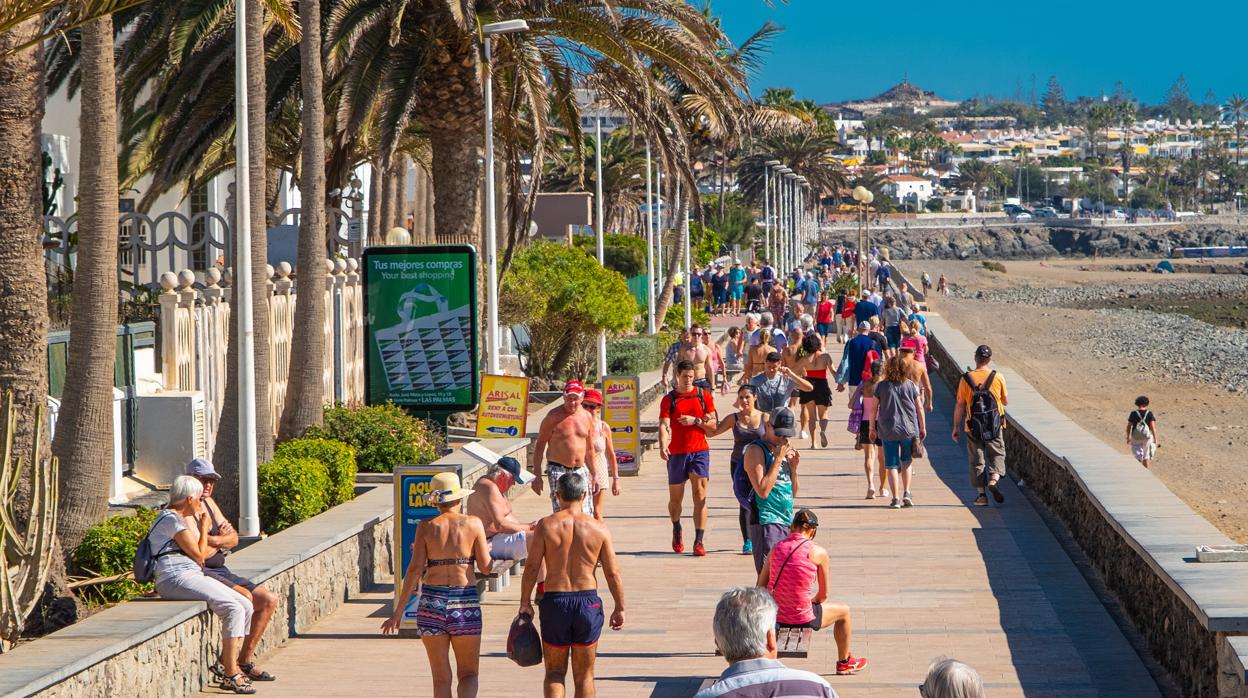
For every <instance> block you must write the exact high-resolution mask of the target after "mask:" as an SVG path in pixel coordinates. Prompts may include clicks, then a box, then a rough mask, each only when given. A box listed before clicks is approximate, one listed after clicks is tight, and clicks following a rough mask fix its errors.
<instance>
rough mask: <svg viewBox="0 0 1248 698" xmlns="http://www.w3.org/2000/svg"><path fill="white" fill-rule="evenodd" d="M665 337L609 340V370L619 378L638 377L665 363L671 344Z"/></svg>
mask: <svg viewBox="0 0 1248 698" xmlns="http://www.w3.org/2000/svg"><path fill="white" fill-rule="evenodd" d="M661 339H666V337H665V336H663V335H653V336H652V335H641V336H637V337H620V338H618V339H609V340H607V370H608V371H609V372H610V373H611V374H613V375H617V376H636V375H640V374H642V373H645V372H646V371H653V370H654V369H656V368H658V367H659V365H660V364H662V363H663V354H664V353H665V352H666V351H667V346H668V344H670V342H668V343H666V344H664V343H661V342H660V340H661Z"/></svg>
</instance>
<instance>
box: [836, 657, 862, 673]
mask: <svg viewBox="0 0 1248 698" xmlns="http://www.w3.org/2000/svg"><path fill="white" fill-rule="evenodd" d="M866 668H867V660H866V658H865V657H855V656H854V655H852V654H851V655H849V656H848V657H846V658H845V659H843V660H839V661H837V663H836V675H837V676H848V675H850V674H857V673H858V672H860V671H862V670H863V669H866Z"/></svg>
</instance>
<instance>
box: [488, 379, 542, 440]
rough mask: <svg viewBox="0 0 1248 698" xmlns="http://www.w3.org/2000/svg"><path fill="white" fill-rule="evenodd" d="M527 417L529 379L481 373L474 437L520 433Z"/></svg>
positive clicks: (521, 434)
mask: <svg viewBox="0 0 1248 698" xmlns="http://www.w3.org/2000/svg"><path fill="white" fill-rule="evenodd" d="M528 417H529V379H528V378H526V377H523V376H495V375H490V374H485V375H482V376H481V402H480V403H479V404H478V405H477V438H479V439H507V438H515V437H517V436H524V434H525V426H526V422H527V420H528Z"/></svg>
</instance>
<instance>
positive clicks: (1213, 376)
mask: <svg viewBox="0 0 1248 698" xmlns="http://www.w3.org/2000/svg"><path fill="white" fill-rule="evenodd" d="M952 291H953V293H954V295H957V296H960V297H962V298H974V299H976V300H980V301H987V302H991V303H1006V304H1015V305H1030V306H1044V307H1088V306H1095V305H1097V304H1103V303H1109V302H1111V301H1121V300H1123V299H1131V300H1133V301H1134V300H1139V302H1140V305H1143V306H1147V305H1148V303H1149V301H1150V300H1163V299H1165V300H1171V299H1174V300H1177V299H1193V298H1197V299H1198V298H1210V297H1216V296H1241V295H1244V294H1248V277H1246V276H1222V275H1218V276H1196V277H1193V278H1191V279H1190V281H1189V280H1187V279H1185V280H1184V283H1164V284H1141V283H1135V284H1122V283H1111V284H1085V285H1081V286H1069V287H1059V288H1049V287H1039V286H1018V287H1011V288H1000V289H990V290H984V291H971V290H969V289H967V288H962V287H956V286H955V287H954V288H953V289H952ZM1095 312H1096V314H1097V315H1098V316H1099V317H1101V318H1103V321H1099V322H1097V323H1096V325H1095V332H1096V342H1095V343H1094V344H1093V345H1092V347H1093V348H1092V353H1093V354H1095V355H1097V356H1098V357H1101V358H1103V359H1106V360H1108V361H1110V362H1117V364H1118V365H1119V366H1120V367H1121V368H1128V369H1129V368H1130V367H1132V366H1138V370H1139V371H1140V372H1148V371H1153V370H1155V369H1156V368H1157V367H1163V368H1162V372H1163V375H1165V376H1167V377H1169V378H1170V379H1172V380H1183V381H1196V382H1201V383H1210V384H1213V385H1217V386H1221V387H1222V388H1223V389H1225V390H1226V391H1227V392H1231V393H1242V392H1248V330H1242V329H1224V328H1220V327H1215V326H1213V325H1210V324H1208V323H1205V322H1201V321H1200V320H1196V319H1194V318H1190V317H1188V316H1186V315H1179V314H1172V313H1159V312H1153V311H1150V310H1144V309H1127V308H1101V309H1098V310H1096V311H1095ZM1089 329H1091V328H1089Z"/></svg>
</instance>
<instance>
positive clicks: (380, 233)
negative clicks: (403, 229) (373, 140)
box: [377, 165, 394, 245]
mask: <svg viewBox="0 0 1248 698" xmlns="http://www.w3.org/2000/svg"><path fill="white" fill-rule="evenodd" d="M378 176H379V177H380V179H381V182H380V185H379V189H380V190H381V191H380V193H379V194H380V198H381V201H380V204H381V205H380V207H379V208H378V211H377V244H378V245H381V244H384V243H385V241H386V234H387V233H389V232H390V229H391V228H393V227H394V168H393V167H386V166H385V165H383V166H382V168H381V173H380V174H379V175H378Z"/></svg>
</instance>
